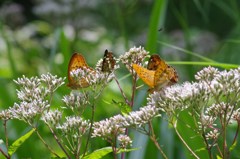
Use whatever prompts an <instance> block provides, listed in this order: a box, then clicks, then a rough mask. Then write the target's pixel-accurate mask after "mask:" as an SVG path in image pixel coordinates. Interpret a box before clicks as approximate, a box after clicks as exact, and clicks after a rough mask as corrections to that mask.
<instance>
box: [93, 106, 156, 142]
mask: <svg viewBox="0 0 240 159" xmlns="http://www.w3.org/2000/svg"><path fill="white" fill-rule="evenodd" d="M158 115H159V112H158V109H157V108H156V107H154V106H146V107H142V108H140V110H139V111H134V112H130V113H129V115H126V116H122V115H116V116H114V117H111V118H109V119H105V120H102V121H99V122H95V123H94V125H93V133H92V137H102V138H104V139H108V138H109V137H112V135H115V136H118V135H121V134H123V133H124V132H125V128H135V129H137V130H138V129H139V128H141V127H143V126H144V125H145V124H146V123H148V122H149V121H151V120H152V119H153V118H155V117H157V116H158Z"/></svg>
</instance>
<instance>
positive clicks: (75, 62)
mask: <svg viewBox="0 0 240 159" xmlns="http://www.w3.org/2000/svg"><path fill="white" fill-rule="evenodd" d="M115 63H116V61H115V59H114V57H113V53H112V52H108V50H106V51H105V54H104V57H103V63H102V70H101V71H102V72H110V71H111V70H112V69H113V68H114V66H115ZM84 68H85V69H88V70H90V72H94V73H96V70H94V69H93V68H91V67H89V66H88V64H87V63H86V61H85V58H84V57H83V56H82V55H81V54H78V53H74V54H73V55H72V57H71V59H70V62H69V64H68V81H69V83H68V84H67V86H68V87H70V88H72V89H79V88H86V87H88V86H89V85H90V84H89V82H88V81H87V79H86V77H82V78H80V79H79V80H76V79H74V77H72V76H71V72H72V71H74V70H77V69H84Z"/></svg>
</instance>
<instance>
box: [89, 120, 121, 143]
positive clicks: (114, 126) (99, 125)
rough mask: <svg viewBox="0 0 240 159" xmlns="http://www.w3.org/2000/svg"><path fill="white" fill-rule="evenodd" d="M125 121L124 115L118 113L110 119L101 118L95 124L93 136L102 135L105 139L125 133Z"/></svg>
mask: <svg viewBox="0 0 240 159" xmlns="http://www.w3.org/2000/svg"><path fill="white" fill-rule="evenodd" d="M124 122H125V120H124V117H123V116H122V115H116V116H114V117H111V118H109V119H105V120H101V121H99V122H95V123H94V124H93V133H92V137H102V138H104V139H108V138H111V137H112V136H113V135H114V136H117V135H118V134H123V133H124V132H125V128H124V126H123V123H124Z"/></svg>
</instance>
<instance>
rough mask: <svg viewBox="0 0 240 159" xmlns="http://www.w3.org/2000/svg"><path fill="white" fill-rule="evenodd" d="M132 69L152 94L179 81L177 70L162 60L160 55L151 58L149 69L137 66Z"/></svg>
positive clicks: (134, 65)
mask: <svg viewBox="0 0 240 159" xmlns="http://www.w3.org/2000/svg"><path fill="white" fill-rule="evenodd" d="M132 67H133V69H134V70H135V72H136V73H137V75H138V76H139V77H140V78H141V79H142V80H143V82H145V83H146V84H147V85H148V86H149V87H150V89H149V92H150V93H152V92H153V91H159V90H161V89H162V88H163V87H165V86H169V85H172V84H175V83H177V81H178V75H177V72H176V70H175V69H174V68H173V67H172V66H169V65H168V64H167V63H166V62H165V61H164V60H162V59H161V58H160V56H159V55H152V56H151V57H150V59H149V61H148V65H147V68H144V67H141V66H139V65H137V64H133V65H132Z"/></svg>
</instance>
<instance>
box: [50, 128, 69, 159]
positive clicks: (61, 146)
mask: <svg viewBox="0 0 240 159" xmlns="http://www.w3.org/2000/svg"><path fill="white" fill-rule="evenodd" d="M47 126H48V128H49V129H50V131H51V133H52V134H53V137H54V139H55V140H56V142H57V143H58V145H59V147H60V148H61V149H62V150H63V152H64V153H65V154H66V156H67V157H68V158H69V159H70V158H71V157H70V156H69V154H68V153H67V151H66V150H65V148H64V147H63V145H62V144H61V142H60V141H59V139H58V137H57V135H56V134H55V132H54V131H53V129H52V128H51V127H50V126H49V125H48V124H47Z"/></svg>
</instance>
